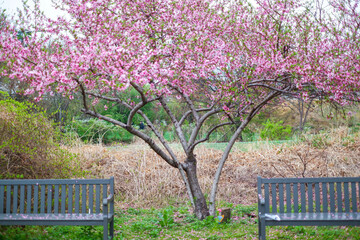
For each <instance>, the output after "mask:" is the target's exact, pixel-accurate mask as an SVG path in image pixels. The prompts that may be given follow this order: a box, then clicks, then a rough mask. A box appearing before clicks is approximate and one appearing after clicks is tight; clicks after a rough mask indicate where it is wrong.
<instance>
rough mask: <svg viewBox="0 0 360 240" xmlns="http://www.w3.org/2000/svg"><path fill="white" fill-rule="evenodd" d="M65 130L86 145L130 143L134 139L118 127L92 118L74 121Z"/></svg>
mask: <svg viewBox="0 0 360 240" xmlns="http://www.w3.org/2000/svg"><path fill="white" fill-rule="evenodd" d="M65 129H66V131H67V132H76V133H77V134H78V136H79V137H80V139H81V140H83V141H84V142H88V143H105V144H108V143H112V142H126V143H130V142H131V141H132V140H133V137H134V136H133V135H132V134H131V133H129V132H127V131H126V130H125V129H122V128H121V127H119V126H115V125H113V124H111V123H108V122H105V121H102V120H98V119H94V118H92V119H87V120H74V121H72V122H71V123H70V124H69V125H68V126H66V128H65Z"/></svg>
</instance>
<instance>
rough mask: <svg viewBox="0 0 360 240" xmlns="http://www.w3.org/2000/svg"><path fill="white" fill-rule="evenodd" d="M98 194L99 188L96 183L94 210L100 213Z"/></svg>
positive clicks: (99, 192)
mask: <svg viewBox="0 0 360 240" xmlns="http://www.w3.org/2000/svg"><path fill="white" fill-rule="evenodd" d="M100 196H101V188H100V184H96V197H95V198H96V199H95V201H96V203H95V204H96V207H95V208H96V209H95V211H96V213H100Z"/></svg>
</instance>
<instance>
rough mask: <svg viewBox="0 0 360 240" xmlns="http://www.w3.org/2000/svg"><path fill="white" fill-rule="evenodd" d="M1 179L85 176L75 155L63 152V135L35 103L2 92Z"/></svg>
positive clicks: (0, 109)
mask: <svg viewBox="0 0 360 240" xmlns="http://www.w3.org/2000/svg"><path fill="white" fill-rule="evenodd" d="M0 95H2V97H1V98H0V99H2V100H0V170H1V172H0V178H50V177H51V178H69V177H72V176H83V175H84V174H85V172H83V171H81V168H80V163H79V162H77V160H76V155H74V154H71V153H69V152H67V151H66V150H64V149H61V148H60V146H59V144H58V143H57V142H58V140H59V139H60V132H59V131H58V130H57V129H56V128H55V127H54V124H53V123H52V122H51V121H49V120H48V119H47V118H46V115H45V113H44V112H43V111H41V109H39V108H38V107H36V106H35V105H34V104H32V103H27V102H18V101H15V100H13V99H11V98H10V97H8V96H6V94H4V93H0Z"/></svg>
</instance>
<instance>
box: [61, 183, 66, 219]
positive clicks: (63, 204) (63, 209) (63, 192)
mask: <svg viewBox="0 0 360 240" xmlns="http://www.w3.org/2000/svg"><path fill="white" fill-rule="evenodd" d="M61 213H62V214H65V213H66V184H62V185H61Z"/></svg>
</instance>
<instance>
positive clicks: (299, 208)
mask: <svg viewBox="0 0 360 240" xmlns="http://www.w3.org/2000/svg"><path fill="white" fill-rule="evenodd" d="M359 192H360V177H348V178H346V177H345V178H272V179H266V178H261V177H258V197H259V200H258V207H259V209H258V211H259V223H258V224H259V239H266V230H265V227H266V226H289V225H291V226H359V225H360V194H359Z"/></svg>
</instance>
